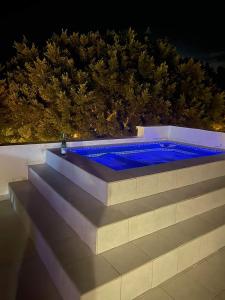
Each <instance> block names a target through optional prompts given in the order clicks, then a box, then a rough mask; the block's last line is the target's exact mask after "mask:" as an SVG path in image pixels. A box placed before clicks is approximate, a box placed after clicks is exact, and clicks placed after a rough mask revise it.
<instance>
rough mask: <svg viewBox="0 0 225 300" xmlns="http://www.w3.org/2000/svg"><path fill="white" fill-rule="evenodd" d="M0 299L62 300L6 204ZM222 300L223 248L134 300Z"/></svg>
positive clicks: (2, 208)
mask: <svg viewBox="0 0 225 300" xmlns="http://www.w3.org/2000/svg"><path fill="white" fill-rule="evenodd" d="M0 299H1V300H31V299H32V300H40V299H41V300H62V299H61V297H60V296H59V295H58V293H57V291H56V289H55V287H54V285H53V284H52V282H51V280H50V278H49V275H48V273H47V271H46V269H45V267H44V266H43V264H42V263H41V261H40V259H39V257H38V255H37V254H36V252H35V250H34V248H33V245H32V242H31V241H30V240H29V239H28V237H27V236H25V235H24V230H23V227H22V224H21V223H20V221H19V219H18V217H17V215H16V214H15V213H14V212H13V210H12V208H11V206H10V202H9V201H1V202H0ZM171 299H175V300H186V299H187V300H208V299H214V300H225V248H223V249H221V250H220V251H218V252H217V253H215V254H213V255H211V256H210V257H208V258H207V259H205V260H203V261H201V262H200V263H198V264H196V265H195V266H194V267H192V268H190V269H188V270H186V271H185V272H183V273H180V274H178V275H177V276H175V277H173V278H172V279H170V280H168V281H166V282H165V283H163V284H161V285H160V286H158V287H156V288H154V289H152V290H150V291H149V292H147V293H145V294H143V295H142V296H139V297H138V298H137V299H136V300H171Z"/></svg>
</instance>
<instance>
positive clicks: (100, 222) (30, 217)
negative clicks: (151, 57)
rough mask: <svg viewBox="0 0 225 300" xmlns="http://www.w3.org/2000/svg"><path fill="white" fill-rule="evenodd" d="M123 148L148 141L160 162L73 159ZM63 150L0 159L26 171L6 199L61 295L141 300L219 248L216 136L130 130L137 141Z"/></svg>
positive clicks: (221, 214)
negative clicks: (116, 166)
mask: <svg viewBox="0 0 225 300" xmlns="http://www.w3.org/2000/svg"><path fill="white" fill-rule="evenodd" d="M130 144H136V145H137V144H138V145H140V148H141V151H142V150H143V151H144V152H147V151H146V149H147V150H150V152H151V153H152V152H154V150H152V149H153V148H154V147H150V149H149V145H155V146H156V148H155V149H157V148H158V149H159V147H160V149H161V148H162V149H163V150H162V149H161V150H160V155H161V154H163V155H165V154H166V161H165V156H164V158H162V157H160V161H159V160H158V157H157V161H155V162H156V163H155V164H150V165H149V164H148V165H144V166H142V165H141V166H140V165H139V166H138V167H136V166H135V167H133V166H132V167H131V168H124V169H120V170H118V169H117V170H115V169H113V168H110V167H109V165H108V166H106V165H104V164H102V163H99V162H97V161H95V160H93V159H90V157H86V155H80V154H81V153H74V150H75V149H80V150H79V151H81V150H82V149H83V150H85V149H86V150H88V151H87V153H86V154H88V155H89V153H88V152H90V149H92V150H91V151H97V153H91V155H92V154H94V155H95V154H97V156H98V155H99V153H98V152H99V149H100V148H101V149H103V152H101V151H100V154H102V153H106V156H107V152H104V151H105V149H113V152H115V153H117V154H116V155H118V151H114V150H115V149H117V150H118V149H119V152H120V154H119V156H121V155H123V154H125V155H136V154H137V153H131V152H134V151H135V152H136V151H139V150H140V149H135V150H134V149H130V147H133V146H130ZM187 144H188V145H187ZM68 146H69V148H70V149H71V150H72V151H68V152H67V154H66V155H63V156H62V155H61V154H60V144H55V145H54V144H51V145H44V146H43V145H42V146H38V147H39V148H38V147H37V146H34V145H29V146H28V145H27V146H25V147H23V146H18V147H15V149H12V148H2V149H3V150H4V151H5V157H3V158H2V161H7V162H9V163H10V164H11V166H12V168H14V169H15V168H16V162H18V160H19V161H20V163H21V164H23V165H24V168H25V169H26V170H28V178H26V179H25V180H22V181H16V182H11V183H10V184H9V194H10V200H11V203H12V205H13V208H14V209H15V211H16V212H17V213H18V215H19V216H20V218H21V220H22V222H23V223H24V230H25V232H26V233H27V234H28V235H29V236H30V237H31V238H32V239H33V242H34V245H35V248H36V250H37V252H38V254H39V256H40V258H41V260H42V262H43V263H44V265H45V267H46V269H47V270H48V272H49V274H50V276H51V279H52V281H53V282H54V285H55V286H56V288H57V289H58V291H59V293H60V295H61V297H62V299H64V300H96V299H98V300H105V299H107V300H134V299H142V298H143V297H144V298H146V297H147V298H146V299H149V298H150V297H151V296H149V295H152V293H151V291H152V292H153V294H154V288H155V287H157V286H158V285H160V284H163V283H164V282H165V281H166V280H168V279H170V278H171V277H173V276H175V275H177V274H178V273H180V272H182V271H184V270H186V269H187V268H189V267H191V266H194V265H195V264H196V263H197V262H199V261H201V260H203V259H207V257H208V256H209V255H211V254H212V253H214V252H216V251H217V250H219V249H221V248H222V247H224V246H225V154H224V149H225V134H224V133H219V132H210V131H204V130H197V129H190V128H178V127H174V126H160V127H151V128H143V127H141V128H140V127H139V128H138V136H137V137H133V138H126V139H111V140H93V141H78V142H71V143H68ZM135 147H136V146H135ZM143 147H147V148H145V149H143ZM184 147H185V149H184ZM46 148H47V149H46ZM124 148H125V149H124ZM138 148H139V147H138ZM174 148H177V149H174ZM10 149H11V152H10V151H9V150H10ZM32 149H33V150H35V151H36V152H35V151H33V152H32ZM45 149H46V150H45ZM93 149H97V150H93ZM83 150H82V151H83ZM86 150H85V151H86ZM121 150H122V151H121ZM128 150H129V151H128ZM23 151H24V152H23ZM75 151H76V150H75ZM110 151H111V150H110ZM127 151H128V152H129V153H128V152H127ZM181 151H182V152H181ZM144 152H141V153H144ZM162 152H163V153H162ZM184 152H185V153H184ZM40 153H41V154H42V155H43V156H42V158H43V161H37V157H38V156H36V155H37V154H39V155H40ZM115 153H113V154H115ZM141 153H140V152H139V153H138V157H137V156H135V160H133V158H134V157H132V163H133V161H134V162H135V163H136V162H137V161H138V162H139V163H140V160H139V158H140V157H142V158H143V156H141V155H140V154H141ZM45 154H46V156H45ZM171 154H172V156H173V157H172V158H174V155H175V154H176V155H175V156H176V158H177V156H179V158H181V159H178V160H173V161H171V160H172V159H171ZM184 154H185V157H184V156H182V155H184ZM187 154H188V155H189V156H188V157H187ZM7 155H8V157H10V158H11V159H8V160H6V157H7ZM27 155H30V158H31V159H32V161H29V160H28V158H27ZM110 155H111V154H110ZM139 155H140V157H139ZM168 155H170V157H168ZM100 156H101V155H100ZM157 156H158V154H157ZM181 156H182V157H181ZM4 158H5V160H4ZM39 158H40V156H39ZM142 158H141V159H142ZM184 158H185V159H184ZM23 159H24V160H23ZM126 159H127V157H126ZM129 159H130V157H129ZM162 161H163V162H162ZM34 162H35V164H34ZM158 162H160V163H158ZM38 163H39V164H38ZM141 163H143V160H142V162H141ZM144 163H149V162H146V157H145V158H144ZM27 164H31V165H30V166H29V167H28V168H27V167H25V166H26V165H27ZM126 166H127V164H126ZM128 166H130V161H129V164H128ZM120 167H121V166H120ZM9 169H10V168H8V169H7V168H6V169H5V170H6V172H4V176H5V175H7V174H8V176H9V175H10V172H9V171H8V170H9ZM16 170H17V171H18V170H20V169H18V168H16ZM7 171H8V173H7ZM15 179H18V178H16V177H14V179H13V181H15ZM6 180H8V179H6ZM4 191H5V190H4ZM165 284H166V282H165ZM184 285H185V286H188V287H190V282H189V281H185V282H184ZM178 286H179V284H178ZM207 287H208V283H207ZM145 292H147V294H146V295H147V296H143V297H142V296H141V294H143V293H145ZM137 297H138V298H137ZM190 297H192V294H191V296H190ZM144 298H143V299H144ZM204 299H205V298H204Z"/></svg>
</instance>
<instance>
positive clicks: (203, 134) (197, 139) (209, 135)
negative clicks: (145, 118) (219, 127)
mask: <svg viewBox="0 0 225 300" xmlns="http://www.w3.org/2000/svg"><path fill="white" fill-rule="evenodd" d="M137 135H138V136H139V137H145V138H149V139H153V140H157V139H164V138H165V139H168V140H173V141H179V142H184V143H190V144H196V145H201V146H205V147H216V148H225V133H224V132H216V131H208V130H202V129H195V128H186V127H178V126H156V127H142V126H137Z"/></svg>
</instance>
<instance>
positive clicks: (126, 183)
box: [108, 178, 138, 205]
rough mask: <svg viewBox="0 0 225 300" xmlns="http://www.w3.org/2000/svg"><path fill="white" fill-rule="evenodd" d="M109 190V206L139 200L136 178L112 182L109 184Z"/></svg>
mask: <svg viewBox="0 0 225 300" xmlns="http://www.w3.org/2000/svg"><path fill="white" fill-rule="evenodd" d="M108 189H109V198H108V205H113V204H117V203H122V202H125V201H128V200H132V199H136V198H138V196H137V182H136V178H133V179H127V180H121V181H115V182H110V183H109V184H108Z"/></svg>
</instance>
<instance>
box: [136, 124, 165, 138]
mask: <svg viewBox="0 0 225 300" xmlns="http://www.w3.org/2000/svg"><path fill="white" fill-rule="evenodd" d="M170 127H171V126H152V127H143V126H137V127H136V128H137V136H139V137H145V138H148V139H149V140H152V141H154V140H157V141H158V140H167V139H168V138H169V131H170Z"/></svg>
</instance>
